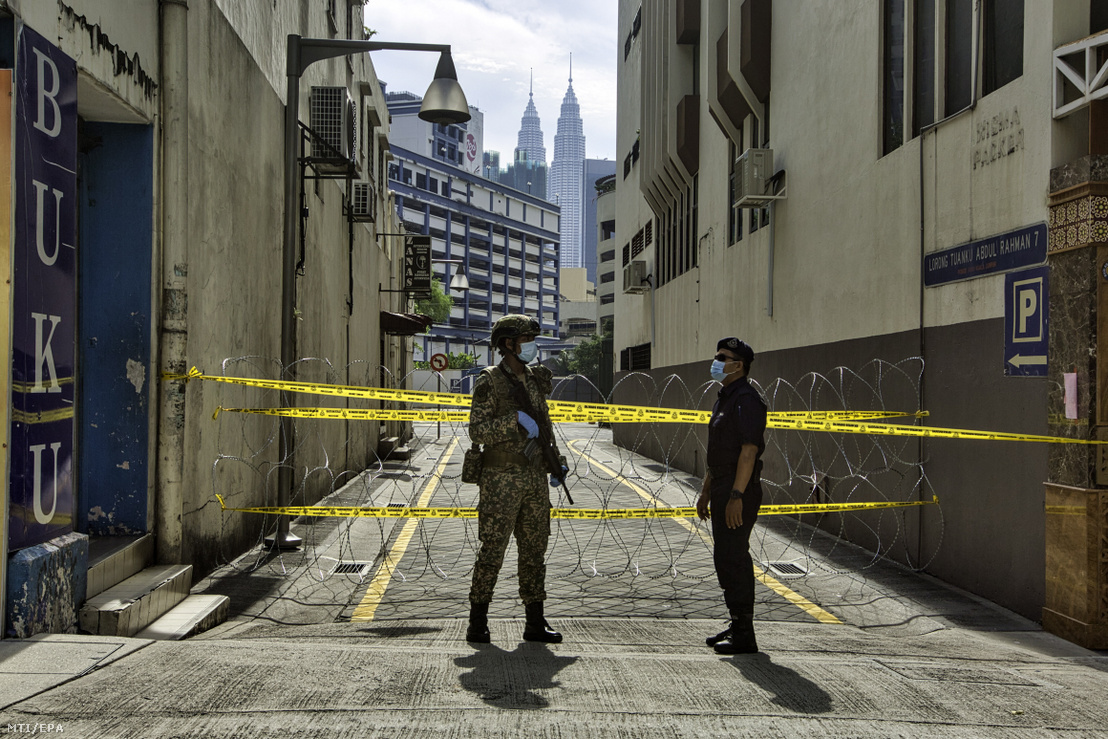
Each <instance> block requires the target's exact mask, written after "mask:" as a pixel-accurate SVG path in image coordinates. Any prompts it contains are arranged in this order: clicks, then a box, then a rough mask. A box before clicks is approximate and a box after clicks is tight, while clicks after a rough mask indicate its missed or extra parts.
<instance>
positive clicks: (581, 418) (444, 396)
mask: <svg viewBox="0 0 1108 739" xmlns="http://www.w3.org/2000/svg"><path fill="white" fill-rule="evenodd" d="M162 379H164V380H210V381H212V382H223V383H229V384H233V385H245V386H247V387H260V388H264V389H267V390H283V391H286V392H295V393H308V394H312V395H328V396H331V397H335V398H361V399H363V400H382V401H393V402H400V403H421V404H424V405H449V406H457V407H463V408H468V407H469V406H470V405H472V401H473V398H472V396H470V395H466V394H463V393H432V392H424V391H421V390H396V389H390V388H381V387H360V386H355V385H325V384H320V383H311V382H285V381H279V380H261V379H257V378H246V377H218V376H214V375H205V374H203V373H202V372H200V370H198V369H196V368H195V367H193V368H192V370H190V371H189V373H188V374H187V375H174V374H168V373H167V374H164V375H162ZM547 405H548V406H549V408H550V418H551V420H552V421H558V422H584V423H587V422H597V421H608V422H613V423H629V422H636V421H638V422H653V423H666V422H669V423H708V420H709V419H710V418H711V417H712V413H711V411H690V410H683V409H680V408H649V407H646V406H636V405H612V404H609V403H574V402H570V401H564V400H551V401H549V402H548V404H547ZM222 410H225V411H234V412H239V413H268V415H291V416H294V417H298V418H347V419H354V418H361V419H373V420H386V421H387V420H401V421H404V420H453V419H448V418H447V417H445V416H444V417H438V418H436V417H431V418H426V417H423V418H419V419H409V418H404V417H392V416H380V415H376V416H358V415H333V414H332V415H329V414H331V412H332V411H336V410H340V409H330V408H328V409H314V408H299V409H288V408H283V409H273V410H272V411H271V410H270V409H243V408H223V409H222ZM278 411H279V412H278ZM427 412H435V413H449V411H427ZM770 415H771V416H777V415H780V416H782V417H785V418H804V419H809V420H824V419H838V420H843V419H855V420H865V419H874V418H897V417H903V416H916V417H922V416H926V415H927V413H926V412H925V411H918V412H916V413H904V412H901V411H782V412H780V413H778V412H774V413H771V414H770Z"/></svg>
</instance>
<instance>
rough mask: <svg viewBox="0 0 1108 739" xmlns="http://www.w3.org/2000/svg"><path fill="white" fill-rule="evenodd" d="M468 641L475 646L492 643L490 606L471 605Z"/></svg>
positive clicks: (467, 632) (486, 604)
mask: <svg viewBox="0 0 1108 739" xmlns="http://www.w3.org/2000/svg"><path fill="white" fill-rule="evenodd" d="M466 641H468V642H474V643H475V644H488V643H489V642H490V641H492V637H490V636H489V604H488V603H470V604H469V628H468V629H466Z"/></svg>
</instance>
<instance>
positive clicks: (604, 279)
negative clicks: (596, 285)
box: [600, 272, 616, 285]
mask: <svg viewBox="0 0 1108 739" xmlns="http://www.w3.org/2000/svg"><path fill="white" fill-rule="evenodd" d="M615 279H616V273H615V272H608V273H607V274H603V275H600V284H601V285H604V284H607V283H609V282H614V281H615Z"/></svg>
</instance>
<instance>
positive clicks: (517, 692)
mask: <svg viewBox="0 0 1108 739" xmlns="http://www.w3.org/2000/svg"><path fill="white" fill-rule="evenodd" d="M476 649H477V651H475V652H474V653H473V654H471V655H469V656H468V657H457V658H456V659H455V660H454V664H456V665H457V666H458V667H463V668H467V669H469V672H466V673H464V674H463V675H462V676H461V677H460V678H459V680H460V682H461V683H462V687H463V688H465V689H466V690H468V691H470V692H471V693H476V694H477V695H478V696H479V697H480V698H481V700H483V701H485V703H488V704H489V705H490V706H496V707H497V708H522V709H535V708H546V707H547V706H548V705H550V701H548V700H547V699H546V698H545V697H544V696H543V695H542V692H541V691H544V690H546V689H549V688H556V687H558V686H559V685H560V683H559V682H557V681H556V680H554V676H555V675H557V674H558V672H559V671H561V670H563V669H565V668H566V667H569V666H570V665H572V664H573V663H574V662H576V661H577V657H559V656H557V655H556V654H554V653H553V652H551V651H550V648H549V647H548V646H547V645H545V644H536V643H531V642H522V643H520V645H519V646H518V647H516V648H515V649H514V650H513V651H511V652H508V651H505V650H503V649H501V648H500V647H498V646H496V645H495V644H481V645H479V646H477V648H476Z"/></svg>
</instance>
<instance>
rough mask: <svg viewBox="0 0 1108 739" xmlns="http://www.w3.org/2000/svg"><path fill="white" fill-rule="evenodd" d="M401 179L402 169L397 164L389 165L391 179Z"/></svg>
mask: <svg viewBox="0 0 1108 739" xmlns="http://www.w3.org/2000/svg"><path fill="white" fill-rule="evenodd" d="M399 178H400V168H399V167H397V166H396V165H395V164H390V165H389V179H390V180H396V179H399Z"/></svg>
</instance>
